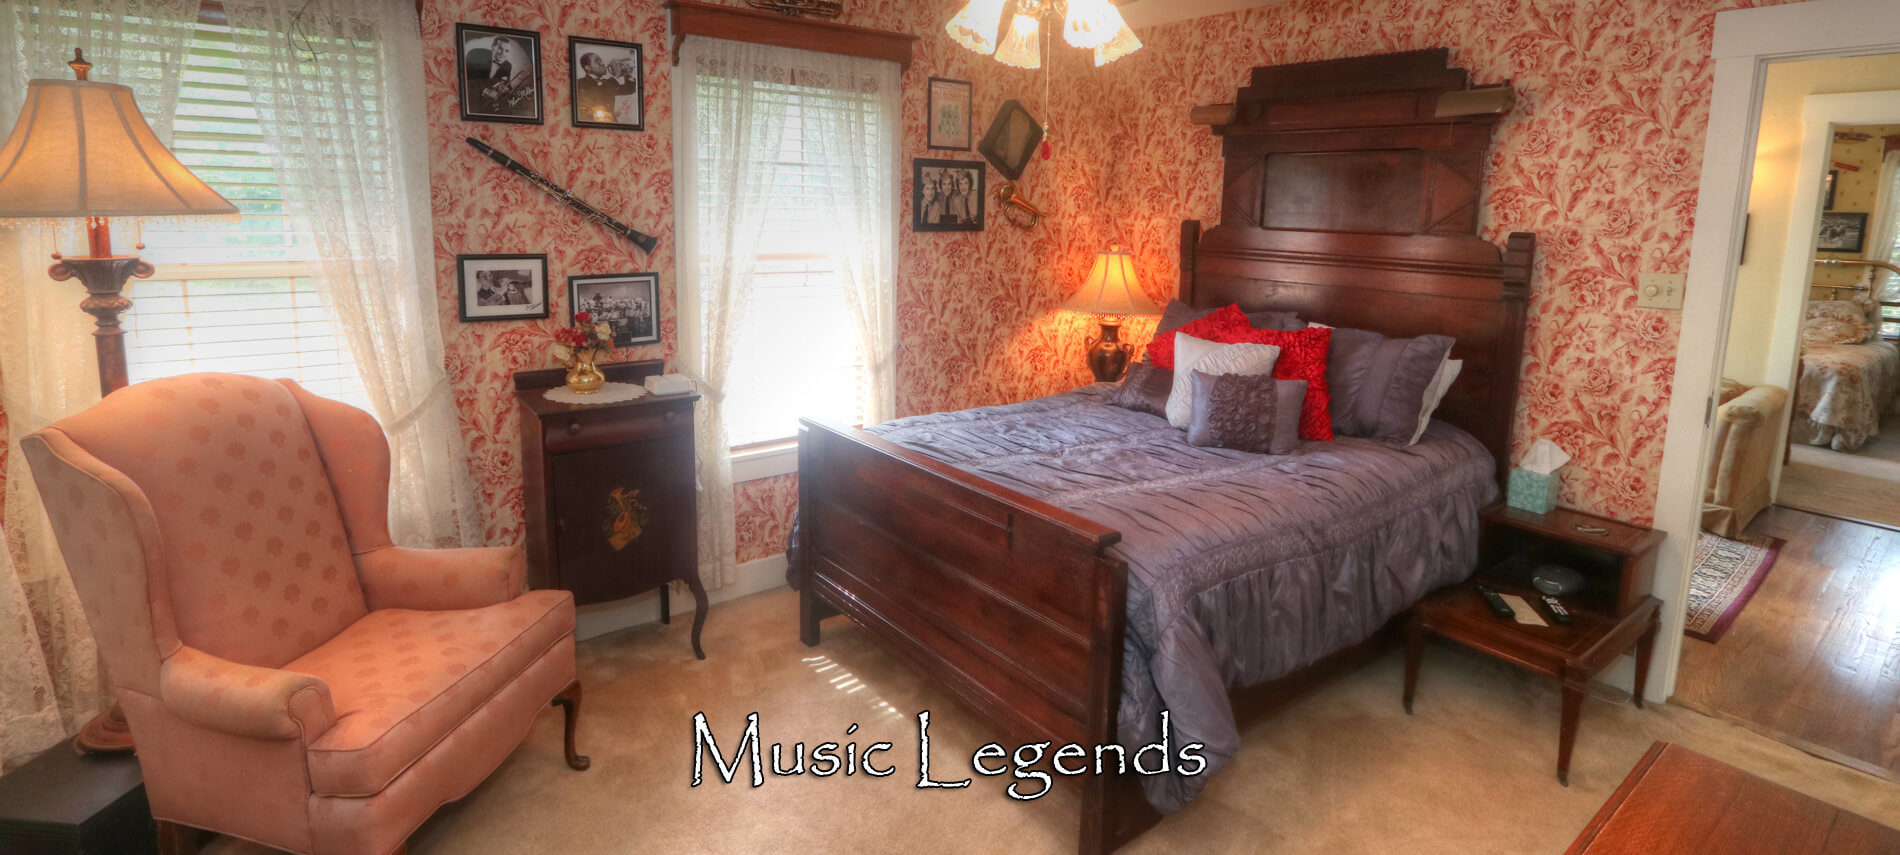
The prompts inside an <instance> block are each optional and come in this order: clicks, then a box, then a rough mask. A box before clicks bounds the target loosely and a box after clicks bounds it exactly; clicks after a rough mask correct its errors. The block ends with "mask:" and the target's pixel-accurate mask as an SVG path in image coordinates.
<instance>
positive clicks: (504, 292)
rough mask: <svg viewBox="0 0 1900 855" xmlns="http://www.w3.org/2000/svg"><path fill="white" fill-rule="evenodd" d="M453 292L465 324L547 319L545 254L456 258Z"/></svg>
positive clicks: (460, 256) (546, 259)
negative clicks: (454, 291)
mask: <svg viewBox="0 0 1900 855" xmlns="http://www.w3.org/2000/svg"><path fill="white" fill-rule="evenodd" d="M455 290H456V292H457V294H458V295H459V296H460V303H461V306H462V320H464V321H515V320H522V319H527V318H545V317H547V316H548V257H547V255H546V254H544V253H514V254H509V255H458V256H456V257H455Z"/></svg>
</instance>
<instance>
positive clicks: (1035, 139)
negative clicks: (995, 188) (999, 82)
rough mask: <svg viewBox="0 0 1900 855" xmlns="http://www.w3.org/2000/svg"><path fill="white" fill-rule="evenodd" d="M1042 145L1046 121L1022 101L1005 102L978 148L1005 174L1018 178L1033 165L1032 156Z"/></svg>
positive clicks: (1010, 177)
mask: <svg viewBox="0 0 1900 855" xmlns="http://www.w3.org/2000/svg"><path fill="white" fill-rule="evenodd" d="M1041 144H1042V123H1041V122H1038V121H1036V117H1035V116H1031V115H1029V110H1028V109H1026V108H1024V107H1023V105H1022V102H1020V101H1013V100H1012V101H1004V102H1003V106H1002V108H1001V109H999V110H997V111H996V119H995V120H994V121H992V122H990V129H989V132H987V133H985V134H984V135H983V141H982V142H980V143H978V144H977V146H976V150H977V153H978V154H981V155H983V158H984V159H985V160H988V161H989V162H990V165H991V166H994V167H996V171H997V172H1001V173H1003V177H1004V178H1007V179H1009V180H1011V181H1015V180H1017V179H1019V178H1022V177H1023V170H1024V169H1028V168H1029V157H1030V155H1033V154H1035V153H1036V146H1038V145H1041Z"/></svg>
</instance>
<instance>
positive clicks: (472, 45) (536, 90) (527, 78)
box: [455, 24, 542, 125]
mask: <svg viewBox="0 0 1900 855" xmlns="http://www.w3.org/2000/svg"><path fill="white" fill-rule="evenodd" d="M455 76H456V77H458V78H460V79H461V84H462V121H464V122H513V123H515V124H521V125H538V124H541V122H542V114H541V107H542V105H541V36H540V35H539V34H537V33H531V32H528V31H527V30H510V29H507V28H505V27H489V26H483V25H481V24H456V25H455Z"/></svg>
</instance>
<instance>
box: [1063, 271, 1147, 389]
mask: <svg viewBox="0 0 1900 855" xmlns="http://www.w3.org/2000/svg"><path fill="white" fill-rule="evenodd" d="M1062 307H1063V308H1065V309H1068V310H1069V311H1071V312H1081V313H1083V314H1088V315H1093V316H1095V321H1096V323H1098V324H1100V325H1101V329H1102V334H1101V336H1100V337H1099V338H1094V339H1090V340H1089V343H1088V351H1087V356H1088V365H1089V372H1090V373H1091V374H1094V375H1095V379H1096V380H1098V381H1109V380H1118V379H1121V376H1122V371H1123V370H1124V369H1126V368H1127V367H1128V359H1129V357H1130V356H1131V355H1132V354H1133V353H1134V349H1135V348H1134V346H1133V345H1128V344H1123V343H1122V341H1121V320H1122V318H1124V317H1127V316H1129V315H1152V314H1155V313H1157V312H1159V311H1160V308H1159V307H1157V306H1156V305H1155V304H1154V301H1152V300H1149V299H1148V295H1146V294H1143V293H1142V292H1141V280H1140V279H1139V278H1137V277H1136V275H1135V264H1134V259H1133V258H1132V257H1131V256H1130V255H1129V253H1128V250H1125V249H1122V248H1121V247H1119V246H1113V245H1111V246H1110V247H1109V248H1108V250H1107V251H1106V252H1101V253H1097V254H1096V256H1095V266H1093V267H1091V268H1089V275H1088V278H1087V279H1085V280H1083V282H1082V290H1080V291H1077V292H1076V293H1075V296H1074V297H1071V298H1069V302H1067V303H1064V304H1063V306H1062Z"/></svg>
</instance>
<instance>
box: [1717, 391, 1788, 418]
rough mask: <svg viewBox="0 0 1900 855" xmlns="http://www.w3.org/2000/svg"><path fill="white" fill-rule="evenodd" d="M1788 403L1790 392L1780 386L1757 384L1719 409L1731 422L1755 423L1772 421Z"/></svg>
mask: <svg viewBox="0 0 1900 855" xmlns="http://www.w3.org/2000/svg"><path fill="white" fill-rule="evenodd" d="M1787 403H1788V393H1787V392H1786V391H1785V390H1783V389H1782V388H1781V387H1779V386H1756V387H1754V388H1753V389H1750V390H1748V391H1746V392H1743V393H1742V394H1740V395H1737V396H1735V397H1734V398H1732V399H1730V400H1729V402H1728V403H1726V404H1723V405H1722V407H1721V409H1720V410H1718V411H1717V415H1718V417H1719V418H1720V419H1721V420H1722V421H1725V422H1728V423H1729V424H1734V425H1755V424H1761V423H1762V422H1763V421H1764V420H1769V421H1772V420H1773V419H1774V418H1775V417H1776V416H1778V415H1780V414H1781V411H1782V408H1783V407H1784V406H1785V405H1786V404H1787Z"/></svg>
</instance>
